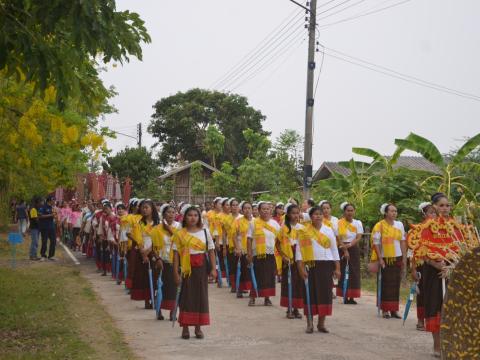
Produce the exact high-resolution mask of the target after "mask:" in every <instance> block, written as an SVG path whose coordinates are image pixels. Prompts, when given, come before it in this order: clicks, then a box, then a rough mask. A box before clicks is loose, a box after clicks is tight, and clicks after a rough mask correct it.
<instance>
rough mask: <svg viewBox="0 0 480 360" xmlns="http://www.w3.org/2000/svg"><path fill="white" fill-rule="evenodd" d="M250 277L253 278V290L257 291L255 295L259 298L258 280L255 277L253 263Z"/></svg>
mask: <svg viewBox="0 0 480 360" xmlns="http://www.w3.org/2000/svg"><path fill="white" fill-rule="evenodd" d="M250 276H251V278H252V284H253V289H254V290H255V294H256V296H257V297H258V285H257V278H256V277H255V270H254V268H253V263H251V264H250Z"/></svg>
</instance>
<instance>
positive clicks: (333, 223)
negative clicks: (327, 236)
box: [318, 200, 338, 234]
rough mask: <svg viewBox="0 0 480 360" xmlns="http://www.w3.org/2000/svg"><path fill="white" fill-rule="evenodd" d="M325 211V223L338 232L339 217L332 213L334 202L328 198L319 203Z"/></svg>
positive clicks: (323, 211)
mask: <svg viewBox="0 0 480 360" xmlns="http://www.w3.org/2000/svg"><path fill="white" fill-rule="evenodd" d="M318 206H320V208H321V209H322V213H323V224H324V225H327V226H328V227H329V228H331V229H332V230H333V232H334V233H335V234H336V233H337V231H338V218H336V217H335V216H333V215H332V204H330V202H329V201H328V200H322V201H320V203H319V204H318Z"/></svg>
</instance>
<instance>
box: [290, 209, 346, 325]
mask: <svg viewBox="0 0 480 360" xmlns="http://www.w3.org/2000/svg"><path fill="white" fill-rule="evenodd" d="M309 216H310V219H311V221H312V222H311V224H307V225H305V229H304V230H301V231H300V234H299V240H298V242H299V246H298V247H297V249H296V252H295V253H296V261H297V267H298V272H299V273H300V277H301V278H302V279H304V280H306V279H308V283H306V284H305V285H306V286H307V285H308V290H309V294H310V299H307V291H305V292H304V302H303V303H304V314H305V316H306V317H307V331H306V332H307V333H308V334H311V333H313V316H315V315H318V324H317V330H318V331H319V332H322V333H328V332H329V331H328V330H327V328H326V327H325V319H326V317H327V316H331V315H332V299H333V294H332V285H333V277H334V276H335V277H336V278H337V279H338V278H340V257H339V255H338V248H337V241H336V239H335V234H334V233H333V230H332V229H331V228H330V227H328V226H325V225H324V223H323V212H322V209H321V208H320V207H319V206H314V207H312V208H311V209H310V212H309ZM308 302H310V309H309V307H308Z"/></svg>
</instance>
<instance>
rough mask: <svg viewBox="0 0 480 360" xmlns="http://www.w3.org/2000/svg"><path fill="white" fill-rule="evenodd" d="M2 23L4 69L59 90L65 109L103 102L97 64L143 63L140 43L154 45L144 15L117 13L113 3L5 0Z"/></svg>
mask: <svg viewBox="0 0 480 360" xmlns="http://www.w3.org/2000/svg"><path fill="white" fill-rule="evenodd" d="M0 19H1V21H0V24H1V25H0V33H1V34H2V36H1V37H0V70H2V69H6V70H7V71H8V75H13V74H15V73H16V74H17V79H18V81H20V79H21V78H22V77H23V76H26V80H27V81H29V82H33V83H35V87H36V89H39V90H42V91H43V90H45V89H46V88H47V87H48V86H49V85H54V86H55V88H56V89H57V103H58V104H59V105H60V106H61V107H62V108H63V106H64V105H65V104H66V102H67V100H68V99H69V98H71V97H81V98H82V101H84V102H87V103H88V102H89V101H90V100H92V99H93V98H95V97H97V94H96V93H95V90H96V89H97V88H98V86H92V85H93V83H97V84H98V82H99V79H98V72H97V70H96V63H95V62H93V61H92V60H93V59H95V58H101V60H102V61H103V62H104V63H108V62H110V61H112V60H113V61H118V62H120V63H123V62H124V61H128V60H129V56H132V55H133V56H135V57H137V58H139V59H141V58H142V49H141V46H140V43H141V42H150V37H149V36H148V34H147V31H146V29H145V27H144V22H143V21H142V20H141V19H140V17H139V16H138V14H136V13H132V12H129V11H128V10H127V11H117V10H116V7H115V1H113V0H107V1H94V0H71V1H59V0H55V1H42V0H30V1H15V0H4V1H1V2H0Z"/></svg>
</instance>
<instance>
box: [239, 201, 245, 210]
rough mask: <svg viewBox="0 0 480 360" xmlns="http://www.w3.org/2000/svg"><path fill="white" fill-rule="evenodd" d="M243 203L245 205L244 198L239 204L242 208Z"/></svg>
mask: <svg viewBox="0 0 480 360" xmlns="http://www.w3.org/2000/svg"><path fill="white" fill-rule="evenodd" d="M243 205H245V200H242V201H241V202H240V204H238V206H239V207H240V209H242V208H243Z"/></svg>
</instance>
